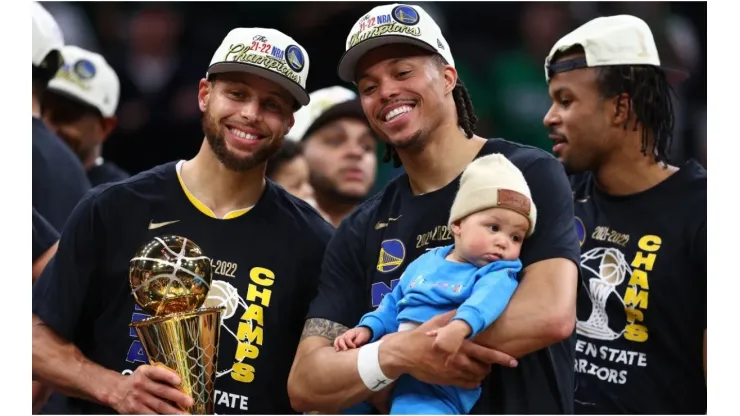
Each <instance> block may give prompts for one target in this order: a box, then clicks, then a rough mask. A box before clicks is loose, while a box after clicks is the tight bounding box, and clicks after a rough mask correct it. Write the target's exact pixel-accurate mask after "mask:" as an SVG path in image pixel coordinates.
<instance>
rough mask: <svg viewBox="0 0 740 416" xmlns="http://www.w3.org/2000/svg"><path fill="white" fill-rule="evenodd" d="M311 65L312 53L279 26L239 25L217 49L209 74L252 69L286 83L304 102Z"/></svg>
mask: <svg viewBox="0 0 740 416" xmlns="http://www.w3.org/2000/svg"><path fill="white" fill-rule="evenodd" d="M308 67H309V60H308V53H307V52H306V50H305V49H304V48H303V47H302V46H301V45H299V44H298V43H297V42H296V41H295V40H293V38H291V37H289V36H287V35H285V34H283V33H282V32H280V31H278V30H275V29H265V28H237V29H234V30H232V31H231V32H229V34H228V35H226V38H225V39H224V41H223V42H222V43H221V46H219V48H218V50H216V53H215V54H214V55H213V58H212V59H211V65H210V66H209V68H208V75H211V74H218V73H224V72H248V73H252V74H254V75H258V76H261V77H264V78H266V79H268V80H270V81H272V82H275V83H276V84H278V85H280V86H282V87H283V88H285V89H286V90H288V92H290V93H291V95H293V97H295V99H296V100H297V101H298V102H299V103H300V104H301V105H306V104H308V102H309V97H308V93H307V92H306V78H307V76H308Z"/></svg>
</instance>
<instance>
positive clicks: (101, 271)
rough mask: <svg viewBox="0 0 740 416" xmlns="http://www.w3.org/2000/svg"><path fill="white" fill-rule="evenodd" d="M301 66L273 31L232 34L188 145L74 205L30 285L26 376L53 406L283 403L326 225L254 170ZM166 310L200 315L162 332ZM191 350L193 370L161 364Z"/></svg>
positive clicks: (136, 408) (270, 407) (296, 92)
mask: <svg viewBox="0 0 740 416" xmlns="http://www.w3.org/2000/svg"><path fill="white" fill-rule="evenodd" d="M308 70H309V60H308V55H307V53H306V51H305V50H304V49H303V47H301V46H300V45H299V44H297V43H296V42H295V41H294V40H293V39H291V38H290V37H288V36H286V35H285V34H283V33H281V32H279V31H277V30H273V29H263V28H238V29H234V30H232V31H231V32H230V33H229V34H228V35H227V36H226V38H225V39H224V41H223V43H222V44H221V45H220V46H219V48H218V49H217V50H216V52H215V54H214V55H213V59H212V61H211V64H210V66H209V67H208V68H207V75H206V78H205V79H202V80H201V81H200V84H199V90H198V96H197V100H198V104H199V106H200V109H201V111H202V112H203V130H204V133H205V139H204V140H203V144H202V146H201V149H200V151H199V153H198V154H197V155H196V156H195V157H194V158H192V159H190V160H187V161H177V162H171V163H167V164H164V165H161V166H158V167H155V168H153V169H151V170H149V171H146V172H142V173H140V174H138V175H135V176H134V177H132V178H130V179H127V180H125V181H122V182H118V183H115V184H107V185H102V186H100V187H98V188H96V189H94V190H93V191H91V192H90V193H89V194H88V195H86V196H85V198H84V199H83V200H82V201H81V202H80V203H79V205H78V206H77V207H76V209H75V210H74V212H73V213H72V215H71V217H70V219H69V221H68V222H67V225H66V227H65V229H64V231H63V233H62V236H61V240H60V243H59V251H58V253H57V255H56V256H55V257H54V259H52V260H51V262H50V263H49V265H48V266H47V268H46V269H45V270H44V273H43V274H42V275H41V277H40V278H39V280H38V281H37V283H36V285H35V286H34V288H33V376H34V380H37V381H40V382H42V383H43V384H44V385H46V386H48V387H49V388H52V389H55V390H57V391H59V392H60V393H62V394H64V395H66V396H68V399H67V402H66V406H67V409H66V410H67V411H68V412H69V413H82V414H90V413H93V414H101V413H103V414H105V413H124V414H125V413H127V414H132V413H134V414H141V413H159V414H183V413H199V412H210V413H212V412H215V413H218V414H227V413H228V414H243V413H256V414H289V413H295V412H294V411H293V410H292V409H291V406H290V401H289V399H288V395H287V389H286V386H287V379H288V373H289V371H290V366H291V363H292V360H293V357H294V355H295V351H296V347H297V344H298V341H299V337H300V334H301V330H302V328H303V318H304V317H305V314H306V312H307V308H308V302H309V300H310V299H311V298H312V297H313V296H314V294H315V293H316V292H317V282H318V276H319V270H320V266H321V259H322V256H323V253H324V249H325V247H326V245H327V243H328V241H329V239H330V237H331V234H332V230H333V228H332V227H331V226H330V225H329V224H328V223H327V222H326V221H324V220H323V219H322V218H321V217H320V216H319V214H318V213H317V212H316V211H315V210H314V209H313V208H311V207H310V206H309V205H308V204H306V203H305V202H303V201H301V200H299V199H297V198H295V197H293V196H291V195H290V194H288V193H287V192H286V191H284V190H283V189H282V188H280V187H278V186H276V185H275V184H274V183H272V182H271V181H270V180H266V179H265V177H264V172H265V162H266V161H267V159H268V158H269V157H270V156H272V155H273V154H274V153H275V152H277V151H278V150H279V149H280V147H281V145H282V142H283V137H284V136H285V134H286V133H287V132H288V131H289V130H290V128H291V127H292V125H293V122H294V119H293V113H294V112H295V111H296V110H298V109H299V108H301V106H305V105H306V104H307V103H308V100H309V97H308V94H307V93H306V91H305V85H306V77H307V75H308ZM194 98H195V97H194ZM209 267H210V270H208V269H209ZM209 273H210V276H212V280H211V281H210V282H209ZM129 278H130V279H129ZM163 286H164V287H163ZM167 286H169V288H167ZM132 289H133V290H132ZM205 293H207V294H208V295H207V297H206V295H205ZM178 303H179V304H178ZM198 308H200V309H198ZM188 310H191V312H187V311H188ZM209 310H210V311H218V312H219V313H220V318H215V319H214V316H217V315H218V313H216V314H213V313H211V314H209V313H208V311H209ZM173 313H174V314H175V315H177V314H178V313H179V314H185V315H187V314H189V313H190V314H195V315H198V314H200V315H198V316H200V317H199V318H198V319H196V321H197V322H195V323H194V324H182V325H181V326H180V327H179V328H180V329H179V330H177V331H179V332H176V331H172V328H171V326H172V325H175V323H176V322H180V321H177V320H173V315H172V314H173ZM153 315H162V316H153ZM179 316H182V315H179ZM165 321H166V322H169V324H165V323H164V322H165ZM157 323H161V324H162V325H163V327H162V328H160V329H157V328H156V327H152V326H151V325H150V324H157ZM167 325H170V329H167ZM177 325H180V324H177ZM214 325H220V326H221V328H220V329H218V328H215V327H214ZM145 327H148V328H149V330H147V329H145ZM137 331H138V333H137ZM167 331H170V333H169V334H166V332H167ZM153 333H156V334H157V335H156V336H153V335H152V334H153ZM196 338H197V339H196ZM142 340H143V341H144V342H142ZM167 340H169V341H167ZM170 341H173V342H174V341H177V342H179V343H180V346H179V347H174V348H169V349H168V348H162V345H163V344H165V343H166V342H170ZM216 343H217V344H218V349H217V357H216V352H215V350H214V348H215V347H214V346H215V345H216ZM157 344H159V347H157ZM209 348H211V351H212V352H213V353H211V352H209V351H206V350H207V349H209ZM193 351H197V354H195V357H191V358H192V361H190V363H197V365H200V366H202V367H203V368H201V369H198V370H188V371H185V370H184V369H183V366H181V365H174V364H172V363H173V360H174V361H177V360H181V361H180V362H186V361H187V359H188V358H187V357H184V356H183V355H188V353H192V352H193ZM167 354H170V355H177V354H180V356H179V358H178V357H174V358H171V360H169V361H168V359H167V357H164V356H166V355H167ZM191 355H192V354H191ZM216 358H217V359H216ZM168 363H169V364H168ZM214 364H217V365H214ZM167 367H169V368H167ZM212 380H215V382H211V381H212ZM209 406H210V407H209ZM210 409H212V410H210Z"/></svg>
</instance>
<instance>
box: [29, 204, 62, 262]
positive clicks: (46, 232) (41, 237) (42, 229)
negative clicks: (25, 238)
mask: <svg viewBox="0 0 740 416" xmlns="http://www.w3.org/2000/svg"><path fill="white" fill-rule="evenodd" d="M31 209H32V210H33V261H36V259H38V258H39V257H41V255H43V254H44V253H46V251H47V250H49V248H50V247H51V246H53V245H54V243H56V242H57V241H58V240H59V233H58V232H57V230H55V229H54V227H52V226H51V224H49V222H48V221H46V219H45V218H44V217H42V216H41V215H39V213H38V212H37V211H36V208H33V207H32V208H31Z"/></svg>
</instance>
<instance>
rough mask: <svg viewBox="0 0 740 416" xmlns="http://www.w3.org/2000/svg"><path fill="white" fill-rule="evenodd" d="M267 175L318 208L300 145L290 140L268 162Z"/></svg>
mask: <svg viewBox="0 0 740 416" xmlns="http://www.w3.org/2000/svg"><path fill="white" fill-rule="evenodd" d="M265 175H266V176H267V177H268V178H270V179H272V180H273V181H274V182H275V183H277V184H278V185H280V186H282V187H283V188H284V189H285V190H286V191H288V192H289V193H290V194H292V195H293V196H296V197H298V198H300V199H302V200H304V201H306V202H308V203H309V204H310V205H311V206H312V207H314V208H316V200H315V199H314V192H313V187H312V186H311V183H310V181H309V173H308V163H306V158H305V157H304V156H303V149H302V148H301V145H300V143H296V142H293V141H290V140H286V141H285V142H283V147H282V148H281V149H280V151H279V152H277V153H275V155H273V156H272V157H271V158H270V159H269V160H268V161H267V171H266V173H265Z"/></svg>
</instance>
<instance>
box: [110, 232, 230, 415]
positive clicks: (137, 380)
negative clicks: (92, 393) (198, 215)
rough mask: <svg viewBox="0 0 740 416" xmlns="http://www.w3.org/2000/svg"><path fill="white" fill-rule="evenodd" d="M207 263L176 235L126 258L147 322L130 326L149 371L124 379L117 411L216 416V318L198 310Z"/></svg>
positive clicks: (206, 285)
mask: <svg viewBox="0 0 740 416" xmlns="http://www.w3.org/2000/svg"><path fill="white" fill-rule="evenodd" d="M212 279H213V272H212V270H211V260H210V258H208V257H206V256H205V255H203V252H202V250H201V249H200V247H198V246H197V245H196V244H195V243H193V242H192V241H190V240H189V239H187V238H184V237H180V236H167V237H156V238H155V239H154V240H152V241H150V242H149V243H147V244H146V245H144V246H143V247H142V248H141V249H140V250H139V251H138V252H137V253H136V255H135V256H134V257H133V258H132V259H131V263H130V267H129V283H130V285H131V289H132V292H133V296H134V299H135V301H136V303H137V304H138V305H139V306H140V307H141V308H142V309H143V310H144V311H146V312H147V313H148V314H150V315H151V318H147V319H145V320H143V321H139V322H135V323H132V324H131V326H132V327H133V328H134V329H135V330H136V333H137V334H138V336H139V339H140V340H141V343H142V345H143V347H144V351H146V354H147V356H148V358H149V364H150V365H142V366H140V367H139V368H138V369H137V370H136V371H134V373H133V374H131V375H130V376H128V380H127V381H126V383H125V384H126V385H125V386H123V387H124V388H123V389H121V396H122V397H119V398H117V400H114V402H116V403H118V405H117V406H115V407H116V410H117V411H118V412H119V413H159V414H183V413H184V414H214V413H215V412H214V405H215V384H216V373H217V368H218V344H219V336H220V328H221V325H220V324H221V313H222V312H223V310H224V308H222V307H221V308H201V306H202V305H203V303H204V302H205V300H206V297H207V296H208V291H209V289H210V287H211V281H212Z"/></svg>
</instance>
